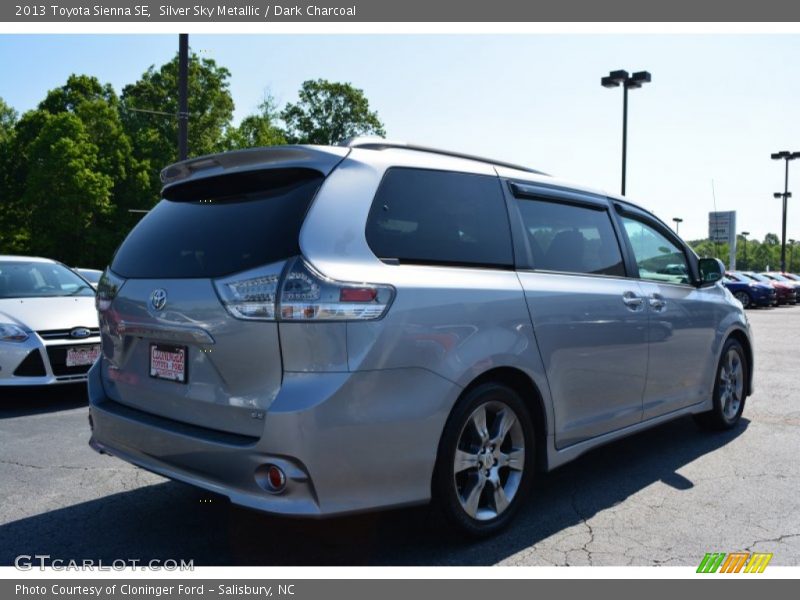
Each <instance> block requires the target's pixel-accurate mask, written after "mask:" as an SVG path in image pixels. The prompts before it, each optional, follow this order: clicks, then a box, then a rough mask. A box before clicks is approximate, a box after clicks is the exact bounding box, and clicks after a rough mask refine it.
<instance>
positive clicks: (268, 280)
mask: <svg viewBox="0 0 800 600" xmlns="http://www.w3.org/2000/svg"><path fill="white" fill-rule="evenodd" d="M281 267H282V264H273V265H267V266H266V267H262V268H258V269H253V270H252V271H246V272H244V273H238V274H237V275H233V276H231V277H226V278H225V279H218V280H216V281H215V282H214V286H215V287H216V289H217V293H218V294H219V297H220V300H222V304H224V305H225V308H227V309H228V312H230V313H231V314H232V315H233V316H234V317H236V318H237V319H244V320H246V321H274V320H275V299H276V297H277V293H278V282H279V280H280V275H281Z"/></svg>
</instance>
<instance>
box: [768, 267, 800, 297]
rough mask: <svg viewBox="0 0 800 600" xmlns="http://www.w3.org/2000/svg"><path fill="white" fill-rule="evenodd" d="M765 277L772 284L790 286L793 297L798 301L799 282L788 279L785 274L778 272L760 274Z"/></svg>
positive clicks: (799, 292) (799, 294)
mask: <svg viewBox="0 0 800 600" xmlns="http://www.w3.org/2000/svg"><path fill="white" fill-rule="evenodd" d="M762 275H764V276H765V277H769V278H770V279H772V281H773V282H776V281H777V282H779V283H785V284H786V285H791V286H792V287H794V291H795V295H796V296H797V300H800V281H798V280H796V279H794V278H792V277H790V276H789V275H787V274H786V273H779V272H769V273H762Z"/></svg>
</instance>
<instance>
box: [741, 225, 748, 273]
mask: <svg viewBox="0 0 800 600" xmlns="http://www.w3.org/2000/svg"><path fill="white" fill-rule="evenodd" d="M739 235H741V236H742V238H744V265H743V266H742V268H743V269H746V268H747V267H748V264H747V236H748V235H750V232H749V231H743V232H742V233H741V234H739Z"/></svg>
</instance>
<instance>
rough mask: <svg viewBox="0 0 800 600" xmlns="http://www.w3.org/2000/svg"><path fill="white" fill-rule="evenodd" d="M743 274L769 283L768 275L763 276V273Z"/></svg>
mask: <svg viewBox="0 0 800 600" xmlns="http://www.w3.org/2000/svg"><path fill="white" fill-rule="evenodd" d="M745 276H747V277H749V278H750V279H753V280H754V281H761V282H765V283H769V281H770V280H769V278H768V277H764V276H763V275H759V274H758V273H745Z"/></svg>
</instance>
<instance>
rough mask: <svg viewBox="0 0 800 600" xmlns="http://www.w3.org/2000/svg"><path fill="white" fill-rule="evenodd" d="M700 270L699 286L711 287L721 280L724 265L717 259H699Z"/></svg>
mask: <svg viewBox="0 0 800 600" xmlns="http://www.w3.org/2000/svg"><path fill="white" fill-rule="evenodd" d="M698 267H699V268H700V285H711V284H714V283H716V282H717V281H719V280H720V279H722V276H723V275H724V274H725V265H724V264H722V261H721V260H720V259H718V258H701V259H700V260H699V261H698Z"/></svg>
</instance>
